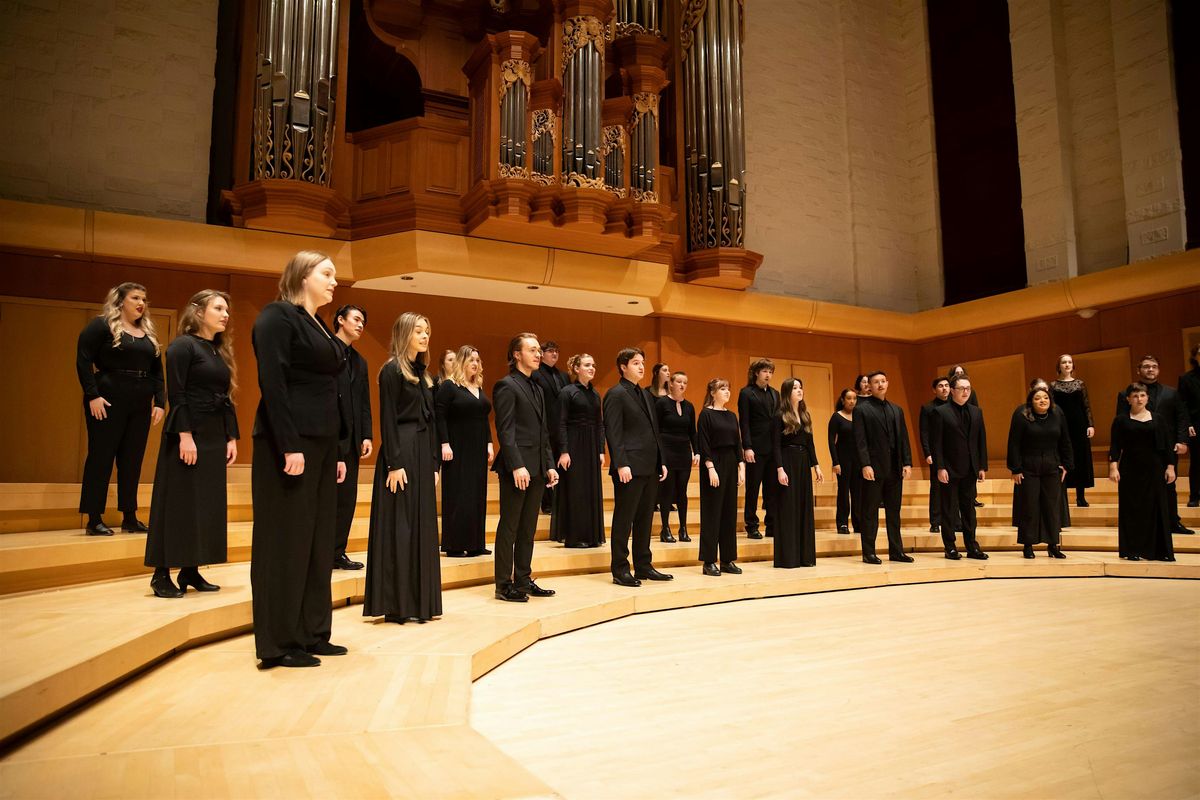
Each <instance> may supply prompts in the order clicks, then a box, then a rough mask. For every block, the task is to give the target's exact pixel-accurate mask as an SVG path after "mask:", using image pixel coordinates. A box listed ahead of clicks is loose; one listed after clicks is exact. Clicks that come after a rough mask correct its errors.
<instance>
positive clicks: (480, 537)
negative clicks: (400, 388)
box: [433, 344, 495, 556]
mask: <svg viewBox="0 0 1200 800" xmlns="http://www.w3.org/2000/svg"><path fill="white" fill-rule="evenodd" d="M433 404H434V412H435V413H434V417H435V419H436V420H437V431H438V440H439V441H440V442H441V452H440V457H441V460H442V550H443V551H444V552H445V553H446V555H449V556H485V555H491V553H492V551H491V550H488V549H487V543H486V538H485V533H484V531H485V529H486V522H487V520H486V518H487V474H488V467H490V466H491V465H492V461H493V460H494V458H495V450H493V449H492V429H491V427H490V426H489V425H488V417H490V416H491V414H492V403H491V401H490V400H488V396H487V394H486V393H485V392H484V391H483V361H482V360H481V359H480V357H479V351H478V350H476V349H475V348H474V347H472V346H471V345H469V344H468V345H463V346H462V347H460V348H458V352H457V353H456V354H455V357H454V368H453V369H452V370H451V371H450V376H449V377H448V378H447V379H446V380H444V381H442V382H441V383H440V384H438V387H437V390H436V391H435V392H434V398H433Z"/></svg>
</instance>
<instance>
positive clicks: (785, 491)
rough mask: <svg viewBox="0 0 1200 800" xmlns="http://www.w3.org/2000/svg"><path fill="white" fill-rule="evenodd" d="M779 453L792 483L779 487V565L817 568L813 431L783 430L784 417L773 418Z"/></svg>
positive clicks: (776, 529) (815, 459) (776, 532)
mask: <svg viewBox="0 0 1200 800" xmlns="http://www.w3.org/2000/svg"><path fill="white" fill-rule="evenodd" d="M771 436H773V437H774V438H775V452H776V453H778V454H779V459H780V465H781V466H782V467H783V469H784V471H785V472H786V473H787V476H788V485H787V486H780V487H779V494H778V495H777V496H778V498H779V499H778V505H777V506H776V507H775V508H776V510H775V566H776V567H782V568H785V569H790V568H792V567H815V566H816V565H817V524H816V514H815V512H814V509H813V482H812V468H813V467H815V466H816V465H817V448H816V445H815V444H814V442H813V435H812V431H806V430H804V428H800V429H799V430H798V431H796V432H795V433H784V432H783V420H782V419H781V418H779V417H778V416H776V417H775V419H773V420H772V421H771Z"/></svg>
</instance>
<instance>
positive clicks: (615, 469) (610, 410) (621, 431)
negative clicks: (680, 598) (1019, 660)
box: [604, 347, 674, 586]
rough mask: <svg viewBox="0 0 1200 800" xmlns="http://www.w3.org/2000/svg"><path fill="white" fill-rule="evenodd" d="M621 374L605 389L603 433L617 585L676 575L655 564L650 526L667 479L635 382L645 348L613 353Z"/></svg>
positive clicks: (654, 423) (643, 395) (651, 419)
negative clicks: (610, 489)
mask: <svg viewBox="0 0 1200 800" xmlns="http://www.w3.org/2000/svg"><path fill="white" fill-rule="evenodd" d="M617 370H618V371H619V372H620V375H621V377H620V380H618V381H617V385H616V386H614V387H612V388H611V389H609V390H608V392H607V393H606V394H605V395H604V437H605V439H607V441H608V453H609V459H610V460H609V467H608V472H609V475H611V476H612V482H613V495H614V497H613V516H612V576H613V583H615V584H617V585H619V586H641V585H642V581H643V580H651V581H669V580H672V579H673V578H674V576H673V575H669V574H667V573H665V572H659V571H658V570H656V569H655V568H654V564H653V563H652V558H651V554H650V528H651V527H652V526H653V524H654V500H655V498H656V497H657V496H658V482H659V481H663V480H666V477H667V468H666V467H665V466H663V461H662V444H661V440H660V437H659V431H658V417H657V415H656V414H655V413H654V406H653V405H652V403H651V399H650V395H649V393H648V392H646V391H645V390H644V389H642V387H641V386H639V385H638V384H639V383H640V382H641V380H642V378H643V376H644V375H645V371H646V354H645V353H644V352H643V351H642V350H641V349H640V348H637V347H626V348H625V349H623V350H621V352H619V353H617ZM631 533H632V535H633V567H634V572H633V574H630V572H629V538H630V534H631Z"/></svg>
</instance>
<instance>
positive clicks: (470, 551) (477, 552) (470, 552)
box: [467, 547, 492, 556]
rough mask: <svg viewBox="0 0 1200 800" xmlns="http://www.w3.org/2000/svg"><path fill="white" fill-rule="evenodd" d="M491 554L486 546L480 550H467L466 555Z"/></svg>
mask: <svg viewBox="0 0 1200 800" xmlns="http://www.w3.org/2000/svg"><path fill="white" fill-rule="evenodd" d="M491 554H492V551H491V550H488V549H487V548H486V547H485V548H483V549H482V550H468V551H467V555H469V556H490V555H491Z"/></svg>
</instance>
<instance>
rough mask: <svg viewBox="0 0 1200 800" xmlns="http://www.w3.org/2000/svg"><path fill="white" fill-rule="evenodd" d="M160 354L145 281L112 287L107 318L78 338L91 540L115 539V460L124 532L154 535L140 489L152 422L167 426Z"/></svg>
mask: <svg viewBox="0 0 1200 800" xmlns="http://www.w3.org/2000/svg"><path fill="white" fill-rule="evenodd" d="M161 356H162V347H161V346H160V345H159V343H158V332H157V331H156V330H155V329H154V322H153V321H152V320H151V319H150V303H149V302H148V301H147V300H146V287H145V286H142V285H141V284H140V283H122V284H119V285H117V286H114V287H113V288H112V289H110V290H109V292H108V296H107V297H106V298H104V309H103V311H102V312H101V313H100V316H98V317H96V318H95V319H93V320H92V321H91V322H89V323H88V324H87V325H86V326H85V327H84V329H83V331H82V332H81V333H80V334H79V343H78V346H77V348H76V354H75V371H76V372H77V373H78V374H79V385H80V386H81V387H82V388H83V403H84V419H85V420H86V421H87V435H88V454H87V461H85V462H84V465H83V486H82V488H81V490H80V493H79V513H80V514H87V516H88V521H87V533H88V535H90V536H112V535H113V531H112V528H109V527H108V526H107V525H105V524H104V507H105V504H106V503H107V501H108V482H109V479H110V478H111V477H112V469H113V461H114V460H115V461H116V463H117V508H119V509H120V510H121V514H122V520H121V530H122V531H124V532H126V533H145V532H146V530H147V528H146V526H145V525H144V524H143V523H142V522H141V521H139V520H138V518H137V487H138V477H139V476H140V475H141V471H142V456H144V455H145V453H146V439H147V438H149V436H150V424H151V423H153V424H155V425H157V424H158V423H160V422H162V419H163V413H164V412H163V409H164V408H165V407H166V402H165V401H164V399H163V374H162V357H161Z"/></svg>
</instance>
